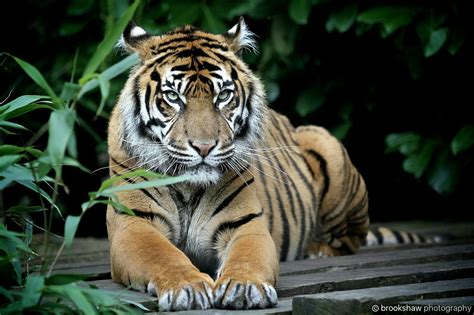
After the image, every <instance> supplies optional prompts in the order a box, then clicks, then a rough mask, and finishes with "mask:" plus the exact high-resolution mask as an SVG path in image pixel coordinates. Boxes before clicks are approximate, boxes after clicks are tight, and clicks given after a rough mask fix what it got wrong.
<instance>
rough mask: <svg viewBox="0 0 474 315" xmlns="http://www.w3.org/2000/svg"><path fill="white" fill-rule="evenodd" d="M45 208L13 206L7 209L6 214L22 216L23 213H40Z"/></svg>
mask: <svg viewBox="0 0 474 315" xmlns="http://www.w3.org/2000/svg"><path fill="white" fill-rule="evenodd" d="M46 210H47V209H46V208H43V207H41V206H13V207H10V208H8V209H7V211H6V212H7V213H17V214H24V213H31V212H42V211H46Z"/></svg>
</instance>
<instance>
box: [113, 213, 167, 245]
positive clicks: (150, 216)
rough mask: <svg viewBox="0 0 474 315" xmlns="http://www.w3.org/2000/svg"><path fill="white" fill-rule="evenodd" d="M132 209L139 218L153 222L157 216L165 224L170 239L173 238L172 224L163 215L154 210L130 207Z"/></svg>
mask: <svg viewBox="0 0 474 315" xmlns="http://www.w3.org/2000/svg"><path fill="white" fill-rule="evenodd" d="M114 210H115V213H117V214H124V213H123V212H120V211H119V210H118V209H116V208H114ZM131 210H132V211H133V213H135V216H137V217H139V218H142V219H145V220H149V221H151V222H153V220H155V218H158V220H160V221H161V222H163V223H165V224H166V225H167V226H168V229H169V231H170V233H171V235H172V237H171V239H173V238H174V237H175V235H176V231H175V230H174V228H173V225H171V222H170V221H169V220H168V219H167V218H166V217H165V216H163V215H162V214H159V213H156V212H148V211H142V210H138V209H131Z"/></svg>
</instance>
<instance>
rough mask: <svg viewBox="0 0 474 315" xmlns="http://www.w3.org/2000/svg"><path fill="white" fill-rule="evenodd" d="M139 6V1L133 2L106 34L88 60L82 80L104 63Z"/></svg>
mask: <svg viewBox="0 0 474 315" xmlns="http://www.w3.org/2000/svg"><path fill="white" fill-rule="evenodd" d="M139 4H140V0H135V1H134V2H133V4H132V5H131V6H130V7H129V8H128V9H127V11H125V13H124V14H123V15H122V17H121V18H120V19H119V20H118V22H117V24H116V25H115V27H114V28H112V31H111V32H110V33H108V34H107V35H106V36H105V38H104V40H103V41H102V42H101V43H100V44H99V46H98V47H97V50H96V51H95V53H94V55H93V56H92V57H91V59H90V60H89V63H88V64H87V66H86V69H85V70H84V74H83V76H82V77H83V78H85V77H88V76H90V75H92V74H93V73H94V72H96V71H97V68H99V65H100V64H101V63H102V62H103V61H104V59H105V57H107V55H108V54H109V53H110V52H111V51H112V49H113V48H114V45H115V43H116V42H117V40H118V39H119V37H120V35H122V33H123V31H124V29H125V27H126V26H127V24H128V22H129V21H130V20H131V19H132V16H133V14H134V13H135V10H136V9H137V7H138V5H139Z"/></svg>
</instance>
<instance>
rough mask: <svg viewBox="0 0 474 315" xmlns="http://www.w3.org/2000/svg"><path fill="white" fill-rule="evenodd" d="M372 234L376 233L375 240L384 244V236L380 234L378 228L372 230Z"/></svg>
mask: <svg viewBox="0 0 474 315" xmlns="http://www.w3.org/2000/svg"><path fill="white" fill-rule="evenodd" d="M371 231H372V233H374V236H375V238H376V239H377V243H378V244H380V245H381V244H383V235H382V233H380V231H379V229H378V228H375V229H372V230H371Z"/></svg>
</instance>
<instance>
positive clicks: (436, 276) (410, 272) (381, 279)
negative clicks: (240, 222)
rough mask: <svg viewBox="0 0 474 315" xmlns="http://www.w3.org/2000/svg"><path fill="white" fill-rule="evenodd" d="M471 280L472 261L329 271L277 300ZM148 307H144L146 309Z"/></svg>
mask: <svg viewBox="0 0 474 315" xmlns="http://www.w3.org/2000/svg"><path fill="white" fill-rule="evenodd" d="M460 277H474V260H467V261H453V262H450V263H449V264H446V263H443V262H441V263H428V264H424V265H407V266H396V267H384V268H374V269H367V270H364V271H361V270H349V271H342V272H337V271H332V272H326V273H320V274H309V275H296V276H285V277H282V278H281V280H280V281H279V283H278V286H277V292H278V295H279V297H280V299H281V298H284V297H289V296H295V295H301V294H309V293H317V292H328V291H337V290H351V289H360V288H368V287H372V286H376V287H380V286H389V285H395V284H404V283H412V282H418V281H434V280H445V279H456V278H460ZM87 283H88V284H92V285H95V286H97V287H99V288H102V289H105V290H109V291H123V290H125V287H123V286H122V285H120V284H117V283H114V282H112V280H97V281H89V282H87ZM125 292H132V293H130V294H131V295H127V299H128V300H129V301H133V302H135V303H139V304H142V305H145V306H147V305H149V304H150V301H151V300H153V299H152V298H151V297H150V296H148V295H147V294H145V293H139V292H136V291H132V290H128V291H125ZM147 307H148V306H147Z"/></svg>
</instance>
